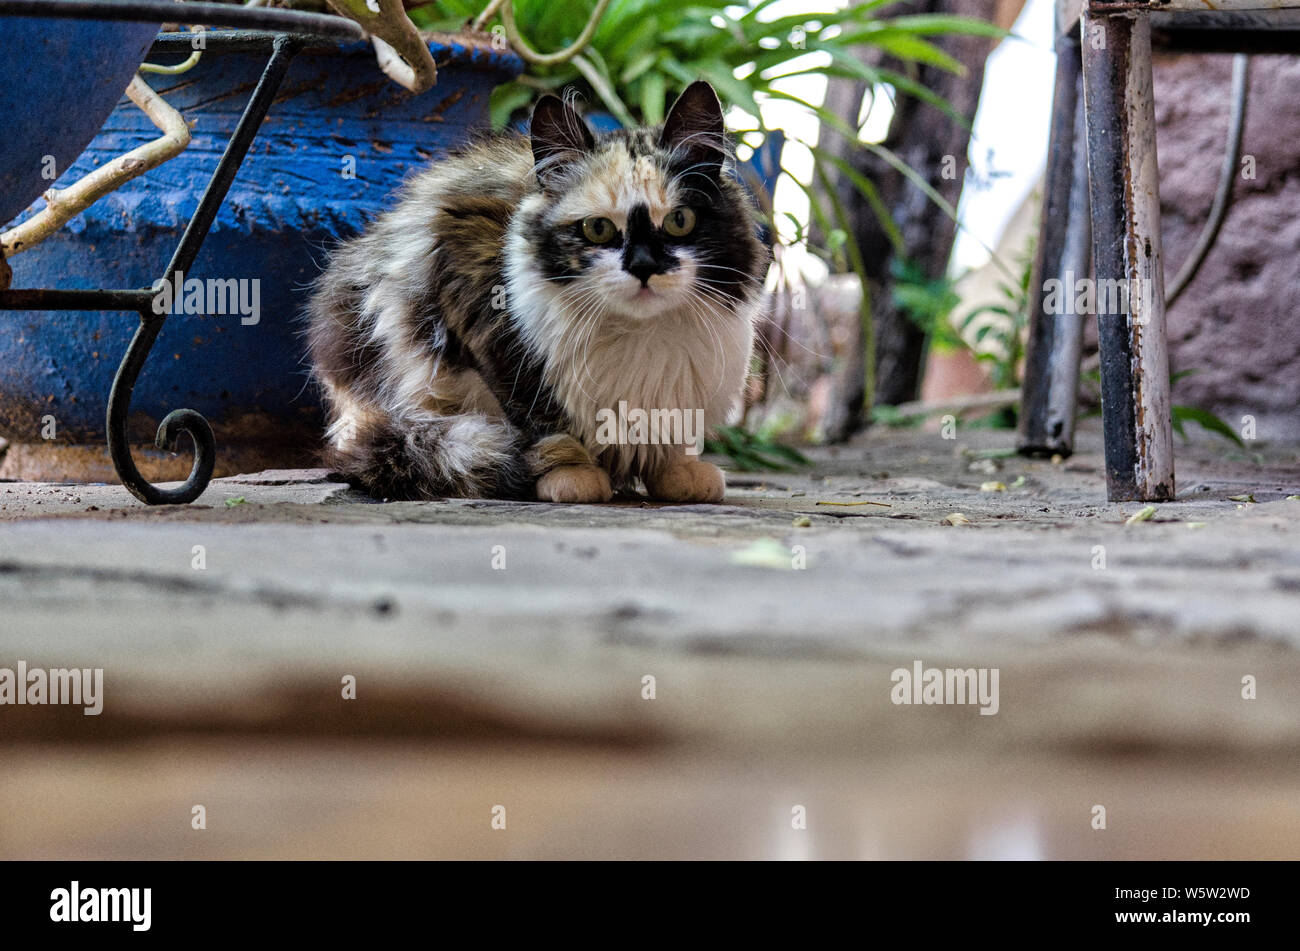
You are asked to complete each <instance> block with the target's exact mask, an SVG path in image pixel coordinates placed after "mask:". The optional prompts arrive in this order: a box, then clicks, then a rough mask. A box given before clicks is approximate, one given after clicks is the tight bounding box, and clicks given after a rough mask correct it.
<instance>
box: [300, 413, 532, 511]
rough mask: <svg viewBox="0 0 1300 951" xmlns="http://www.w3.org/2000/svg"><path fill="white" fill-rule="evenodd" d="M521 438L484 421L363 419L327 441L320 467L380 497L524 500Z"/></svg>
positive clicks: (526, 483)
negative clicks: (322, 465) (352, 428)
mask: <svg viewBox="0 0 1300 951" xmlns="http://www.w3.org/2000/svg"><path fill="white" fill-rule="evenodd" d="M523 449H524V447H523V445H522V439H521V437H520V435H519V433H518V432H517V431H516V430H515V429H514V428H513V427H511V426H510V425H509V424H508V423H506V422H504V421H502V420H496V419H491V418H489V417H487V416H479V415H462V416H431V417H429V418H427V419H420V420H394V419H383V420H369V421H367V422H365V423H361V424H359V425H357V426H356V427H355V429H354V430H353V431H352V432H350V433H348V434H347V435H346V437H345V438H341V439H334V440H332V441H331V445H330V447H329V449H327V450H326V460H325V461H326V464H327V465H329V466H331V467H333V468H335V469H337V470H338V471H339V472H340V473H342V475H343V476H344V477H345V478H346V479H347V480H348V482H350V483H351V484H352V485H354V486H356V487H358V488H361V489H364V490H365V491H367V492H369V493H370V494H371V495H373V496H375V497H376V498H380V499H392V500H398V499H401V500H418V499H440V498H448V497H454V498H494V499H528V498H532V497H533V496H534V493H535V481H534V478H533V476H532V474H531V472H530V470H529V467H528V465H527V464H526V462H525V461H524V452H523Z"/></svg>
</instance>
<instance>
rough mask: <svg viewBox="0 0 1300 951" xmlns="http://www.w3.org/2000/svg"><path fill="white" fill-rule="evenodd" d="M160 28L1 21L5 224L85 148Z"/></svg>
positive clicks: (0, 153)
mask: <svg viewBox="0 0 1300 951" xmlns="http://www.w3.org/2000/svg"><path fill="white" fill-rule="evenodd" d="M157 33H158V24H156V23H153V24H150V23H78V22H76V21H73V20H40V19H28V18H26V17H5V18H3V19H0V63H3V64H4V67H5V81H4V82H3V83H0V115H3V116H4V119H5V128H4V135H3V136H0V225H2V224H4V223H5V222H7V221H9V220H10V219H12V218H13V217H14V215H16V214H18V213H19V212H20V211H22V210H23V209H24V208H26V207H27V206H28V205H29V204H31V203H32V202H33V201H35V200H36V198H37V197H38V196H39V195H40V194H41V193H42V192H44V191H45V190H46V189H47V188H49V187H50V186H51V185H52V184H54V182H53V180H52V178H51V173H53V174H58V173H60V172H63V171H64V170H65V169H66V168H67V167H68V166H69V165H70V164H71V163H72V161H73V160H74V159H75V158H76V157H77V156H78V155H80V154H81V151H82V149H84V148H85V147H86V144H87V143H88V142H89V141H90V140H91V138H93V137H94V135H95V133H96V132H98V131H99V127H100V126H101V125H103V124H104V120H105V119H106V118H107V117H108V114H109V113H110V112H112V111H113V106H115V105H116V104H117V101H118V100H119V99H120V98H122V91H123V90H124V89H126V87H127V84H128V83H130V82H131V77H132V76H134V75H135V71H136V68H137V67H138V66H139V65H140V63H141V62H143V61H144V56H145V53H147V52H148V51H149V47H150V45H151V44H152V43H153V39H154V37H155V36H156V35H157Z"/></svg>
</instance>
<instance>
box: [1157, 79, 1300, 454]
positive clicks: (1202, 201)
mask: <svg viewBox="0 0 1300 951" xmlns="http://www.w3.org/2000/svg"><path fill="white" fill-rule="evenodd" d="M1251 67H1252V68H1251V83H1250V101H1249V110H1248V112H1247V118H1246V131H1245V136H1244V140H1243V143H1242V151H1243V153H1244V154H1246V155H1251V156H1253V157H1254V159H1255V175H1256V177H1255V178H1254V180H1248V179H1245V178H1243V177H1242V175H1241V174H1240V168H1239V170H1238V175H1237V181H1236V186H1235V189H1234V193H1233V194H1234V200H1233V204H1232V207H1231V208H1230V210H1229V212H1228V217H1227V220H1226V221H1225V222H1224V226H1223V230H1222V231H1221V232H1220V234H1219V240H1218V243H1217V244H1216V245H1215V247H1214V248H1213V250H1211V252H1210V255H1209V257H1208V258H1207V259H1206V261H1205V264H1204V265H1203V266H1202V268H1201V271H1200V273H1199V274H1198V275H1197V277H1196V280H1195V281H1193V282H1192V285H1191V287H1189V288H1188V289H1187V291H1186V292H1185V293H1184V295H1183V297H1182V298H1181V299H1180V300H1179V301H1178V302H1177V303H1176V304H1175V305H1174V307H1173V308H1172V309H1171V310H1170V312H1169V342H1170V347H1171V362H1172V365H1173V369H1174V370H1187V369H1193V368H1195V369H1197V370H1198V372H1197V373H1195V374H1193V375H1191V376H1189V377H1187V378H1185V379H1183V380H1181V381H1180V382H1179V383H1178V384H1177V385H1176V387H1175V390H1174V396H1175V402H1178V403H1185V404H1188V405H1192V406H1199V407H1203V408H1205V409H1211V410H1213V411H1215V412H1217V413H1219V414H1220V415H1221V416H1223V417H1224V419H1226V420H1228V421H1229V422H1230V423H1233V424H1234V425H1235V426H1236V425H1239V421H1240V419H1241V416H1242V415H1244V414H1250V415H1253V416H1255V417H1256V419H1257V421H1258V438H1260V439H1261V440H1270V439H1292V440H1300V410H1298V409H1297V407H1298V406H1300V92H1297V90H1300V58H1295V57H1281V56H1257V57H1254V58H1253V59H1252V62H1251ZM1230 74H1231V57H1227V56H1166V57H1161V58H1160V59H1158V60H1157V63H1156V76H1155V85H1156V119H1157V123H1158V126H1159V133H1158V134H1159V146H1158V147H1159V152H1160V171H1161V204H1162V207H1163V214H1164V238H1165V241H1164V247H1165V274H1166V279H1167V280H1172V278H1173V275H1174V274H1175V273H1177V271H1178V269H1179V268H1180V267H1181V266H1182V263H1183V261H1184V260H1185V258H1186V256H1187V254H1188V252H1189V251H1190V250H1191V248H1192V245H1193V244H1194V243H1195V241H1196V238H1197V236H1198V235H1199V233H1200V230H1201V226H1202V225H1203V224H1204V222H1205V219H1206V216H1207V214H1208V212H1209V207H1210V203H1211V201H1212V200H1213V196H1214V191H1215V187H1216V185H1217V182H1218V176H1219V168H1220V165H1221V162H1222V156H1223V147H1224V138H1225V135H1226V132H1227V126H1228V118H1229V112H1230V108H1231V106H1230V102H1229V86H1230Z"/></svg>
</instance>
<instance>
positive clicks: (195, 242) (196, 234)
mask: <svg viewBox="0 0 1300 951" xmlns="http://www.w3.org/2000/svg"><path fill="white" fill-rule="evenodd" d="M297 51H298V41H297V40H296V39H293V38H291V37H289V36H285V35H281V36H278V37H277V38H276V41H275V46H274V52H272V54H271V59H270V60H269V61H268V62H267V64H266V68H265V69H264V70H262V76H261V78H260V79H259V80H258V81H257V87H256V88H255V89H254V90H253V94H252V95H251V96H249V98H248V104H247V105H246V106H244V114H243V115H241V116H240V117H239V124H238V125H236V126H235V131H234V134H232V135H231V137H230V141H229V142H228V143H227V144H226V151H225V153H224V154H222V156H221V161H220V162H219V163H218V164H217V170H216V172H215V173H213V176H212V180H211V181H209V182H208V187H207V188H206V189H205V190H204V192H203V197H202V198H201V199H199V207H198V209H197V210H196V211H195V212H194V217H193V218H191V219H190V223H189V224H188V225H186V227H185V234H183V235H182V236H181V241H180V244H178V245H177V246H176V253H175V254H173V255H172V260H171V263H170V264H169V265H168V266H167V270H166V271H165V272H164V276H165V277H173V276H175V274H176V272H177V271H188V270H189V269H190V265H192V264H193V263H194V258H195V256H196V255H197V254H198V253H199V246H200V245H202V244H203V239H204V238H205V237H207V234H208V229H209V228H211V227H212V222H213V221H214V220H215V219H216V217H217V211H218V210H219V209H220V208H221V203H222V202H223V201H225V199H226V192H227V191H228V190H229V189H230V183H231V182H233V181H234V179H235V175H237V174H238V173H239V167H240V165H242V164H243V162H244V156H245V155H246V154H248V149H249V147H250V146H251V145H252V144H253V139H254V138H255V137H256V136H257V131H258V129H260V128H261V126H262V120H263V119H265V118H266V113H267V112H268V111H269V110H270V108H271V100H272V99H274V98H275V93H276V91H277V90H278V89H279V88H280V83H281V82H282V81H283V80H284V74H285V73H286V72H288V70H289V64H290V63H291V62H292V61H293V57H294V54H295V53H296V52H297Z"/></svg>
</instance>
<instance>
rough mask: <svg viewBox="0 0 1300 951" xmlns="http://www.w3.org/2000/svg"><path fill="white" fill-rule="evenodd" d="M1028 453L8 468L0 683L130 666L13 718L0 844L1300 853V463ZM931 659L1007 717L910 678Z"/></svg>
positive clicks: (237, 853)
mask: <svg viewBox="0 0 1300 951" xmlns="http://www.w3.org/2000/svg"><path fill="white" fill-rule="evenodd" d="M1011 440H1012V436H1011V435H1010V434H1008V433H1005V432H994V431H978V430H972V431H968V432H964V433H963V434H962V436H961V438H960V439H959V440H958V441H956V442H953V441H945V440H942V439H940V438H939V437H938V435H937V434H932V433H925V432H920V431H901V432H900V431H882V432H874V433H871V434H869V435H868V436H867V437H866V438H864V439H863V440H861V441H859V442H858V443H856V444H854V445H852V446H849V447H844V448H841V449H839V450H819V451H816V452H815V453H814V454H813V455H814V457H815V459H814V465H813V466H812V467H811V468H810V469H809V470H807V471H804V472H801V473H799V474H785V473H781V474H766V475H752V474H733V475H732V477H731V479H730V489H729V491H728V495H727V499H726V503H725V504H723V505H719V506H661V505H657V504H652V503H648V502H644V501H640V500H635V499H632V500H625V501H622V502H615V503H613V504H610V505H606V506H559V505H541V504H521V503H507V502H483V501H447V502H433V503H389V504H378V503H375V502H372V501H369V500H367V499H365V498H364V497H362V496H359V495H358V494H356V493H354V492H352V491H351V490H349V489H348V488H347V487H346V486H343V485H340V484H338V483H336V482H332V481H329V479H328V478H327V474H326V473H323V472H315V471H308V472H267V473H260V474H257V475H253V476H242V477H237V478H233V479H224V480H219V481H217V482H214V483H213V485H212V487H211V488H210V489H209V491H208V492H207V493H206V494H205V495H204V496H203V497H202V498H201V499H200V500H199V503H197V504H195V505H191V506H189V507H177V508H156V509H149V508H146V507H144V506H142V505H140V504H138V503H136V502H135V501H134V500H133V499H131V498H130V496H128V495H127V493H126V492H125V490H123V489H121V488H119V487H116V486H105V485H60V486H53V485H36V484H28V483H0V667H5V666H8V667H12V666H14V665H15V664H16V662H17V661H19V660H24V661H26V662H27V664H28V665H29V667H38V666H39V667H60V666H75V667H102V668H104V671H105V674H104V678H105V706H104V712H103V713H102V714H101V715H100V716H98V717H86V716H83V715H82V714H81V711H80V708H75V709H70V708H54V707H32V706H24V707H17V706H5V707H0V758H2V760H0V761H2V762H3V769H0V856H3V857H7V858H15V857H21V858H53V857H87V858H147V857H218V858H230V857H263V858H287V857H321V858H324V857H329V858H334V857H375V858H378V857H402V858H416V857H489V858H490V857H623V858H679V857H692V856H694V857H753V858H757V857H785V858H800V857H844V858H847V857H864V858H874V857H881V858H944V857H953V858H963V857H978V858H1004V857H1048V858H1115V857H1120V858H1295V857H1297V856H1298V855H1300V653H1298V652H1297V647H1300V611H1298V610H1297V608H1298V606H1300V528H1297V523H1298V521H1300V501H1296V500H1293V499H1288V496H1293V495H1296V494H1297V493H1300V451H1297V449H1296V448H1295V447H1279V446H1273V447H1267V446H1266V447H1263V448H1258V449H1257V448H1255V447H1254V446H1252V449H1251V451H1250V452H1249V453H1242V452H1240V451H1237V450H1234V449H1231V448H1230V447H1228V448H1225V447H1226V444H1221V445H1215V444H1211V443H1209V442H1205V443H1197V444H1195V445H1192V446H1188V447H1180V455H1179V461H1178V466H1179V472H1178V479H1179V486H1180V490H1179V501H1177V502H1174V503H1169V504H1165V505H1159V506H1156V507H1155V508H1156V511H1155V514H1154V517H1152V518H1151V519H1150V520H1148V521H1143V522H1139V523H1136V524H1130V525H1126V524H1125V522H1126V520H1127V519H1128V517H1129V516H1132V515H1134V514H1135V513H1137V512H1138V511H1139V510H1140V509H1141V508H1142V506H1141V505H1139V504H1136V503H1129V504H1123V505H1120V504H1109V503H1107V502H1105V491H1104V485H1103V470H1102V465H1101V458H1100V440H1099V437H1098V434H1097V433H1095V432H1092V431H1085V432H1084V433H1083V434H1082V435H1081V437H1080V442H1081V451H1080V452H1079V453H1078V454H1076V456H1074V457H1073V458H1071V459H1069V460H1066V461H1065V462H1064V463H1063V464H1052V463H1051V462H1048V461H1031V460H1024V459H1019V458H1014V457H1011V458H1004V457H1000V456H999V454H998V452H999V450H1002V449H1005V448H1006V447H1008V446H1010V445H1011ZM985 483H1000V484H1001V485H1003V486H1005V489H1004V490H1002V491H981V486H982V485H984V484H985ZM1233 496H1240V497H1243V498H1246V497H1248V498H1252V499H1253V500H1254V501H1253V502H1251V501H1241V500H1234V499H1233V498H1232V497H1233ZM241 500H242V501H241ZM953 513H961V514H963V515H964V516H965V517H966V518H967V519H968V520H969V524H957V525H946V524H944V520H945V518H947V517H948V516H950V515H952V514H953ZM957 521H960V520H957ZM196 546H201V547H199V548H197V549H196ZM501 559H504V568H503V569H502V568H500V567H494V560H495V562H496V564H497V565H498V566H499V565H500V564H501ZM199 563H201V564H203V565H204V567H195V566H196V564H199ZM798 564H802V565H803V567H802V568H799V567H796V565H798ZM915 661H921V662H922V663H923V664H924V665H925V666H926V667H941V668H942V667H961V668H968V667H976V668H996V669H998V671H999V684H1000V686H999V706H998V712H997V714H996V715H991V716H982V715H980V714H979V708H978V707H977V706H972V705H965V706H958V705H948V706H924V705H922V706H909V705H896V704H894V703H892V702H891V699H890V692H891V688H892V687H893V684H892V682H891V676H890V675H891V672H892V671H893V670H895V669H896V668H899V667H904V668H908V669H910V668H911V667H912V665H913V663H914V662H915ZM345 675H352V676H355V677H356V682H357V696H356V699H355V700H344V699H342V697H341V687H340V682H341V679H342V678H343V677H344V676H345ZM646 676H653V677H654V678H655V680H654V689H655V697H654V699H653V700H649V699H643V678H644V677H646ZM1245 677H1252V678H1255V682H1256V690H1257V695H1256V698H1255V699H1253V700H1248V699H1244V698H1243V678H1245ZM196 804H202V805H204V807H205V809H206V812H207V828H206V829H205V830H202V831H196V830H193V829H192V828H191V823H190V819H191V809H192V807H193V806H194V805H196ZM496 805H504V806H505V807H506V814H507V828H506V829H505V830H504V831H501V830H493V829H492V828H491V818H492V812H491V810H492V808H493V807H494V806H496ZM1097 805H1101V806H1104V807H1105V810H1106V828H1105V829H1104V830H1102V829H1094V828H1093V817H1094V814H1095V810H1094V807H1095V806H1097ZM796 806H802V807H804V809H805V810H806V814H807V829H806V830H794V829H792V828H791V815H792V810H793V809H794V808H795V807H796Z"/></svg>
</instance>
